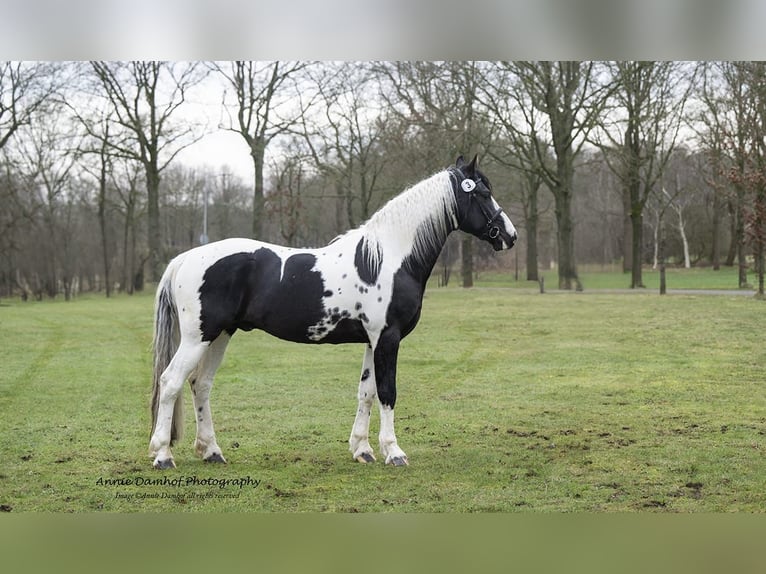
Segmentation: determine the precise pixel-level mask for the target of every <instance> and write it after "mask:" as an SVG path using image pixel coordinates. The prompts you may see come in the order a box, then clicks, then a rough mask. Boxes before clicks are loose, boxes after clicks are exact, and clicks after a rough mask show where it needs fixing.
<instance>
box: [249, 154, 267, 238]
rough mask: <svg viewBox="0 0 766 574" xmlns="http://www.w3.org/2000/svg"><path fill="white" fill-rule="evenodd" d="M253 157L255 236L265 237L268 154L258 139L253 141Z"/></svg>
mask: <svg viewBox="0 0 766 574" xmlns="http://www.w3.org/2000/svg"><path fill="white" fill-rule="evenodd" d="M250 155H251V156H252V158H253V170H254V171H255V184H254V187H253V238H254V239H265V238H264V237H263V221H264V208H265V206H266V201H265V198H264V195H263V162H264V158H265V156H266V146H265V145H264V144H263V142H261V141H259V140H258V139H256V140H254V141H253V143H252V148H251V154H250Z"/></svg>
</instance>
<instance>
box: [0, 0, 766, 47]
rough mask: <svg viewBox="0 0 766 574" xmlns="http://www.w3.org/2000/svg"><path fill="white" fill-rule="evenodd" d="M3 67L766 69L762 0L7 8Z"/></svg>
mask: <svg viewBox="0 0 766 574" xmlns="http://www.w3.org/2000/svg"><path fill="white" fill-rule="evenodd" d="M0 16H1V17H0V52H2V53H3V55H4V56H3V57H4V59H46V60H47V59H59V60H62V59H91V58H99V59H186V60H188V59H236V58H246V59H260V60H263V59H511V60H512V59H762V58H763V57H764V54H766V34H763V31H762V28H763V22H764V21H766V3H764V2H762V1H761V0H727V1H725V2H722V1H720V0H629V1H625V2H618V1H616V0H465V1H462V2H460V1H457V0H417V1H413V0H385V1H383V0H0Z"/></svg>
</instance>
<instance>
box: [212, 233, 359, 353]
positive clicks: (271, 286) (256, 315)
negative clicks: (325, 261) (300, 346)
mask: <svg viewBox="0 0 766 574" xmlns="http://www.w3.org/2000/svg"><path fill="white" fill-rule="evenodd" d="M315 264H316V257H315V256H314V255H312V254H310V253H296V254H295V255H291V256H290V257H288V258H287V260H286V261H285V262H284V272H283V273H282V260H281V258H280V257H279V255H277V254H276V253H275V252H274V251H272V250H271V249H268V248H267V247H262V248H260V249H258V250H257V251H254V252H252V253H247V252H245V253H235V254H233V255H228V256H226V257H223V258H221V259H219V260H218V261H216V262H215V263H213V264H212V265H211V266H210V267H208V269H207V270H206V271H205V274H204V276H203V280H202V285H201V286H200V288H199V294H200V303H201V307H202V310H201V312H200V323H201V329H202V340H203V341H213V340H215V339H216V338H217V337H218V335H220V334H221V332H223V331H227V332H228V333H230V334H231V333H233V332H234V331H236V330H237V329H241V330H243V331H250V330H252V329H262V330H264V331H266V332H267V333H270V334H272V335H274V336H276V337H279V338H281V339H286V340H288V341H297V342H302V343H307V342H314V341H313V340H311V339H309V338H308V329H309V327H312V326H314V325H316V324H318V323H319V322H320V321H321V320H322V317H323V316H324V307H323V304H322V297H323V294H324V292H325V288H324V281H323V280H322V275H321V273H320V272H319V271H316V270H314V265H315ZM280 273H282V274H281V278H280ZM364 340H366V339H364Z"/></svg>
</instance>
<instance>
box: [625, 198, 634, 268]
mask: <svg viewBox="0 0 766 574" xmlns="http://www.w3.org/2000/svg"><path fill="white" fill-rule="evenodd" d="M622 207H623V217H622V272H623V273H630V272H631V270H632V269H633V224H632V223H631V220H630V192H629V191H628V189H627V188H626V189H625V190H624V191H623V194H622Z"/></svg>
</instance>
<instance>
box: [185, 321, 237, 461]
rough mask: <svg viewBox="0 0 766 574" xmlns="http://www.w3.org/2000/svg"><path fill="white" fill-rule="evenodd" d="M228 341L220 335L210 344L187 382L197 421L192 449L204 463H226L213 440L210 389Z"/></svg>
mask: <svg viewBox="0 0 766 574" xmlns="http://www.w3.org/2000/svg"><path fill="white" fill-rule="evenodd" d="M230 339H231V337H230V336H229V334H228V333H221V334H220V335H219V336H218V338H217V339H216V340H215V341H213V342H212V343H211V344H210V347H208V349H207V351H206V352H205V354H204V356H203V357H202V360H201V361H200V364H199V367H197V370H196V371H195V372H194V373H193V374H192V376H191V379H190V380H189V385H190V386H191V390H192V396H193V397H194V417H195V419H196V421H197V439H196V440H195V441H194V448H195V450H196V452H197V455H199V456H200V457H202V459H203V460H204V461H205V462H223V463H225V462H226V459H225V458H223V453H222V452H221V448H220V447H219V446H218V443H217V442H216V440H215V430H214V429H213V417H212V415H211V413H210V389H211V388H212V386H213V377H214V376H215V372H216V371H217V370H218V367H219V366H220V365H221V361H222V360H223V354H224V352H225V351H226V345H228V344H229V340H230Z"/></svg>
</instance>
